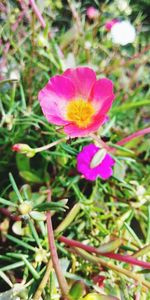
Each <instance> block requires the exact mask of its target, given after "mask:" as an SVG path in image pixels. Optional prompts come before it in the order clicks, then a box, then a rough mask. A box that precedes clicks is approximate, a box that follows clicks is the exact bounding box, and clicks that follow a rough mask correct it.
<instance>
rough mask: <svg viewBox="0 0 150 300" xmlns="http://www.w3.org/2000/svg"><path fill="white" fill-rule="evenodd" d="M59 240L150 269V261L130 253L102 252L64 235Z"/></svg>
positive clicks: (71, 245)
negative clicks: (137, 257)
mask: <svg viewBox="0 0 150 300" xmlns="http://www.w3.org/2000/svg"><path fill="white" fill-rule="evenodd" d="M59 240H60V241H61V242H63V243H65V244H67V245H68V246H70V247H77V248H81V249H84V250H86V251H88V252H93V253H96V254H99V255H101V256H105V257H109V258H111V259H115V260H119V261H123V262H126V263H129V264H132V265H136V266H141V267H143V268H146V269H150V263H148V262H145V261H141V260H138V259H136V258H133V257H132V256H129V255H121V254H116V253H113V252H109V253H101V252H100V251H99V249H97V248H95V247H92V246H88V245H84V244H82V243H81V242H78V241H75V240H71V239H68V238H66V237H64V236H61V237H60V238H59Z"/></svg>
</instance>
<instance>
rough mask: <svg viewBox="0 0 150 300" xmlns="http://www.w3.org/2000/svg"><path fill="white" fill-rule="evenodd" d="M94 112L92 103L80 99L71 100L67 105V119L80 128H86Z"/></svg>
mask: <svg viewBox="0 0 150 300" xmlns="http://www.w3.org/2000/svg"><path fill="white" fill-rule="evenodd" d="M94 113H95V109H94V107H93V105H92V104H91V103H90V102H86V101H84V100H82V99H77V100H72V101H70V102H69V103H68V105H67V120H68V121H72V122H73V123H75V124H76V125H78V126H79V127H80V128H86V127H87V126H88V125H89V124H90V123H91V121H92V117H93V115H94Z"/></svg>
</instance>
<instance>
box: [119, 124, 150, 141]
mask: <svg viewBox="0 0 150 300" xmlns="http://www.w3.org/2000/svg"><path fill="white" fill-rule="evenodd" d="M148 133H150V127H148V128H144V129H142V130H138V131H136V132H134V133H132V134H130V135H129V136H127V137H125V138H124V139H122V140H120V141H119V142H117V145H119V146H123V145H124V144H126V143H128V142H130V141H132V140H133V139H135V138H137V137H139V136H143V135H145V134H148Z"/></svg>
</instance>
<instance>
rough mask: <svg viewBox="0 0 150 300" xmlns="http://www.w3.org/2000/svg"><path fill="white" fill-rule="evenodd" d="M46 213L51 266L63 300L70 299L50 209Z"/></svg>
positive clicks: (49, 199) (49, 197)
mask: <svg viewBox="0 0 150 300" xmlns="http://www.w3.org/2000/svg"><path fill="white" fill-rule="evenodd" d="M50 201H51V191H50V189H49V191H48V202H50ZM46 215H47V230H48V241H49V247H50V252H51V258H52V263H53V267H54V270H55V272H56V276H57V279H58V282H59V286H60V289H61V291H62V295H63V296H64V298H65V300H70V297H69V295H68V293H69V287H68V285H67V282H66V279H65V278H64V276H63V273H62V270H61V266H60V263H59V259H58V255H57V250H56V246H55V240H54V233H53V227H52V220H51V213H50V211H48V212H47V214H46Z"/></svg>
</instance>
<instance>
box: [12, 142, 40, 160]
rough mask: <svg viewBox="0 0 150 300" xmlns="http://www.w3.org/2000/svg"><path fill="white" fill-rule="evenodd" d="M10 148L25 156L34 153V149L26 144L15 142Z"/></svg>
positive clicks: (31, 155)
mask: <svg viewBox="0 0 150 300" xmlns="http://www.w3.org/2000/svg"><path fill="white" fill-rule="evenodd" d="M12 150H13V151H16V152H19V153H22V154H26V156H27V157H33V156H34V155H35V154H36V152H35V150H34V149H32V148H31V147H30V146H28V145H27V144H15V145H13V146H12Z"/></svg>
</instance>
